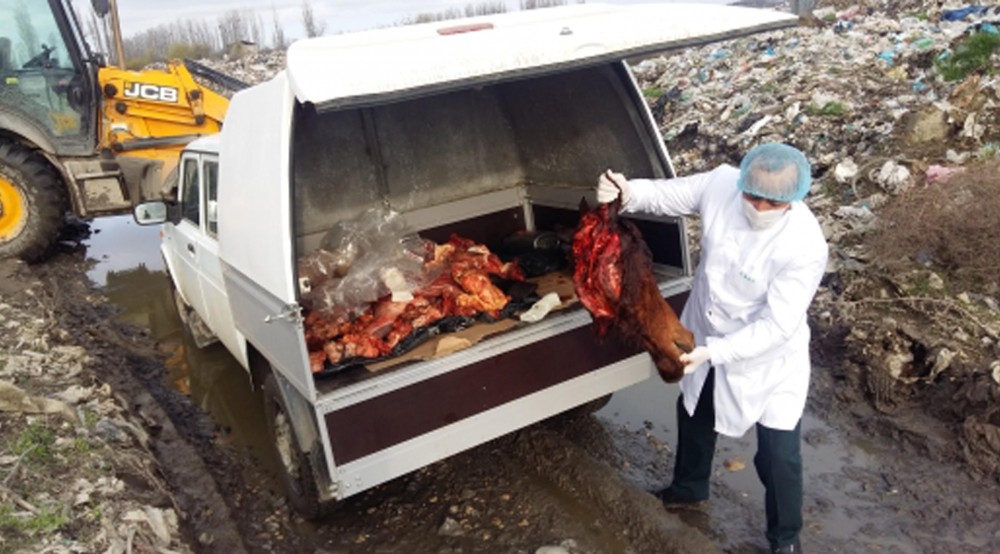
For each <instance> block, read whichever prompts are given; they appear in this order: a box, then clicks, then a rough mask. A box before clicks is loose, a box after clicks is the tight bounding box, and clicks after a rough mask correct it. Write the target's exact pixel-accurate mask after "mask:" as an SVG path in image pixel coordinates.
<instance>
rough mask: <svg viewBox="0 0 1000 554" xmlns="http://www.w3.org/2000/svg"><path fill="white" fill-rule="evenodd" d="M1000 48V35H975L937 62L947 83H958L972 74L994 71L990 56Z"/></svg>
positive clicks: (939, 70)
mask: <svg viewBox="0 0 1000 554" xmlns="http://www.w3.org/2000/svg"><path fill="white" fill-rule="evenodd" d="M998 47H1000V35H995V34H992V33H975V34H972V35H969V36H968V37H967V38H966V39H965V40H963V41H962V42H961V43H959V44H958V46H956V47H955V48H954V51H953V52H952V54H951V55H950V56H948V57H946V58H944V59H942V60H940V61H938V62H937V69H938V72H939V73H941V76H942V77H944V80H945V81H958V80H961V79H964V78H965V77H967V76H968V75H969V74H971V73H976V72H980V71H992V69H993V68H992V66H991V65H990V56H992V55H993V52H994V51H995V50H996V49H997V48H998Z"/></svg>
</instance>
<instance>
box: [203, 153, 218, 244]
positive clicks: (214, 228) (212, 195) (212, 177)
mask: <svg viewBox="0 0 1000 554" xmlns="http://www.w3.org/2000/svg"><path fill="white" fill-rule="evenodd" d="M202 176H203V177H204V179H205V228H206V229H207V230H208V235H209V236H210V237H212V238H215V235H216V234H217V233H218V232H219V213H218V205H219V204H218V202H217V201H216V199H217V198H218V197H219V162H216V161H205V163H204V164H203V165H202Z"/></svg>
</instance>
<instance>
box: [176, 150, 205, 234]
mask: <svg viewBox="0 0 1000 554" xmlns="http://www.w3.org/2000/svg"><path fill="white" fill-rule="evenodd" d="M200 181H201V174H200V172H199V171H198V158H184V165H183V167H182V169H181V217H182V218H183V219H186V220H188V221H190V222H191V223H193V224H194V226H195V227H198V228H201V192H200V191H201V182H200Z"/></svg>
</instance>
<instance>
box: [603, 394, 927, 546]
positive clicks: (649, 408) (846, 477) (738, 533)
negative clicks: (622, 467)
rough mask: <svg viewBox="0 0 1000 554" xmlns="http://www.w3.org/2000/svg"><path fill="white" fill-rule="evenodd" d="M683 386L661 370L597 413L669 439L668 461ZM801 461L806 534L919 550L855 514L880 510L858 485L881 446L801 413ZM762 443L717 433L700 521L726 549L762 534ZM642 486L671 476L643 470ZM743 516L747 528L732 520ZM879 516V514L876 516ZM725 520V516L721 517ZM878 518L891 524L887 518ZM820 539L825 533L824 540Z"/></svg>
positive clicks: (874, 469)
mask: <svg viewBox="0 0 1000 554" xmlns="http://www.w3.org/2000/svg"><path fill="white" fill-rule="evenodd" d="M679 394H680V391H679V389H678V387H677V386H676V385H667V384H666V383H664V382H663V381H661V380H660V379H659V378H658V377H654V378H652V379H649V380H647V381H645V382H642V383H638V384H636V385H633V386H632V387H629V388H627V389H624V390H621V391H619V392H617V393H615V395H614V396H613V397H612V398H611V401H610V402H609V403H608V405H607V406H605V407H604V408H603V409H602V410H601V411H599V412H598V413H597V417H598V418H599V419H601V420H602V421H604V422H605V424H606V425H608V426H612V427H618V428H623V429H625V430H627V431H632V432H648V433H650V434H652V435H653V436H654V437H656V439H658V440H660V441H662V442H663V443H665V444H667V445H668V446H669V449H667V450H665V451H664V452H662V453H661V455H662V456H668V457H669V458H670V461H671V467H672V462H673V456H674V448H675V447H676V446H677V422H676V420H677V418H676V412H675V405H676V402H677V397H678V395H679ZM802 437H803V441H802V462H803V472H804V474H803V478H804V481H805V496H806V498H805V503H804V508H805V513H804V516H805V524H806V527H807V529H806V531H805V533H806V534H809V533H811V532H815V533H816V535H815V536H817V537H830V538H832V539H835V540H839V541H844V542H847V543H850V542H851V541H852V540H857V538H858V536H859V535H862V534H863V535H864V542H865V544H867V545H869V546H876V547H878V548H879V549H880V550H885V551H890V552H891V551H894V549H898V550H897V551H899V550H901V551H903V552H918V551H919V549H917V547H916V545H913V544H904V543H902V542H901V541H900V540H898V539H895V538H886V537H881V536H872V535H871V534H870V533H864V531H865V528H866V527H870V526H871V525H872V523H873V521H875V519H869V518H865V517H858V514H859V513H863V512H869V513H879V508H880V507H879V506H878V505H877V503H876V502H875V501H866V500H864V498H863V497H862V496H861V495H859V494H858V493H859V491H860V490H862V489H863V488H864V487H866V486H867V484H866V479H859V478H858V477H859V475H865V476H867V475H869V474H879V471H880V470H879V465H880V464H879V463H878V460H877V456H876V455H877V452H874V451H873V447H872V446H871V445H870V444H855V443H853V442H847V441H846V440H845V439H844V437H843V436H842V435H841V434H839V433H838V432H837V430H836V429H833V428H831V427H830V426H829V425H827V424H826V423H825V422H824V421H822V420H821V419H819V418H818V417H816V416H815V415H814V414H812V413H810V412H808V411H807V412H806V414H805V415H804V416H803V418H802ZM756 450H757V438H756V433H755V432H754V430H753V429H751V430H750V431H749V432H748V433H747V434H746V435H744V436H743V437H741V438H739V439H734V438H730V437H722V436H720V437H719V441H718V444H717V445H716V451H715V458H714V460H713V467H712V485H713V489H712V501H711V502H710V503H709V505H708V510H709V514H708V516H709V517H707V518H704V521H703V522H702V523H700V524H696V523H693V522H689V524H692V525H695V526H696V527H699V528H702V531H704V532H706V533H708V534H709V535H710V536H713V538H714V540H716V541H717V542H719V545H720V546H721V547H722V548H723V549H724V550H730V549H733V548H735V549H737V550H739V549H740V547H741V545H743V544H746V543H747V542H759V541H760V540H762V535H763V529H764V525H765V524H764V487H763V486H762V485H761V484H760V481H759V480H758V478H757V473H756V471H755V470H754V466H753V457H754V454H755V453H756ZM727 460H739V461H742V462H744V463H745V466H744V467H743V468H742V469H740V470H738V471H730V470H729V469H727V468H726V466H725V463H726V461H727ZM646 479H647V482H645V483H639V486H641V487H643V488H647V489H653V488H658V487H662V486H665V485H667V484H669V481H670V476H669V475H666V476H646ZM747 513H749V514H755V515H754V516H753V521H746V522H745V528H744V529H738V527H739V525H738V524H735V522H738V521H740V520H745V519H746V517H747V516H746V514H747ZM876 519H877V518H876ZM720 522H722V523H720ZM880 523H886V522H885V521H882V522H880ZM820 540H822V539H820Z"/></svg>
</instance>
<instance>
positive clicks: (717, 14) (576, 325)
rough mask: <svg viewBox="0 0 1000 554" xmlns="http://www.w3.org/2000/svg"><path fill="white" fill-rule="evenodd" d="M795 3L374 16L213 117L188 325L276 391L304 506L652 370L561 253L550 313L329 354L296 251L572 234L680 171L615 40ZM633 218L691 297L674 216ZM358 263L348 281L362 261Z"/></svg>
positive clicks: (201, 158)
mask: <svg viewBox="0 0 1000 554" xmlns="http://www.w3.org/2000/svg"><path fill="white" fill-rule="evenodd" d="M794 21H795V19H794V18H793V17H791V16H789V15H787V14H781V13H777V12H772V11H766V10H757V9H749V8H736V7H729V6H708V5H697V6H685V5H682V4H668V5H655V6H654V5H641V6H628V7H622V6H600V5H574V6H565V7H559V8H551V9H544V10H534V11H527V12H516V13H509V14H501V15H495V16H486V17H476V18H470V19H465V20H458V21H446V22H438V23H432V24H424V25H414V26H409V27H399V28H391V29H380V30H376V31H369V32H362V33H354V34H346V35H339V36H335V37H321V38H317V39H310V40H305V41H300V42H297V43H295V44H293V45H292V47H291V48H290V49H289V52H288V56H287V68H286V69H285V70H284V71H282V72H281V73H279V74H278V75H277V76H275V77H274V78H273V79H271V80H270V81H268V82H265V83H262V84H259V85H256V86H253V87H250V88H248V89H245V90H243V91H241V92H239V93H237V94H236V95H235V96H234V97H233V99H232V102H231V104H230V108H229V112H228V115H227V119H226V125H225V127H224V129H223V130H222V132H221V133H220V134H219V135H218V136H216V137H211V138H206V139H201V140H199V141H196V142H194V143H192V144H191V145H189V146H188V147H187V148H186V149H185V151H184V153H183V154H182V156H181V160H180V168H181V169H180V187H179V199H178V200H179V203H178V205H177V206H176V207H175V209H174V210H173V212H174V213H173V214H172V216H171V217H170V222H169V223H167V224H166V226H165V229H164V233H163V235H164V240H163V246H162V248H163V253H164V257H165V259H166V260H167V265H168V268H169V271H170V274H171V278H172V281H173V282H174V284H175V286H176V289H177V291H178V294H177V296H178V304H179V309H180V310H181V311H182V313H184V314H186V316H185V317H186V320H187V321H189V322H191V321H195V322H196V323H195V324H194V325H204V327H205V329H204V330H205V331H206V332H205V335H206V338H207V339H211V337H214V338H217V339H218V340H219V341H221V342H222V343H223V344H225V345H226V347H227V348H228V349H229V350H230V351H231V352H232V353H233V355H234V356H235V357H236V358H237V359H238V360H239V361H240V362H241V363H242V364H243V366H244V367H245V368H247V370H248V374H249V376H250V378H251V379H252V380H253V382H254V383H256V384H257V385H258V386H261V387H263V389H264V392H265V397H266V401H265V406H264V408H263V409H264V410H265V415H266V417H267V420H268V422H269V428H270V429H271V433H272V436H273V439H274V444H275V448H276V451H277V454H278V458H279V459H280V460H281V461H282V466H283V469H284V474H283V480H284V482H285V486H286V490H287V492H288V495H289V498H290V500H291V502H292V504H293V506H294V507H295V508H296V509H298V510H299V511H300V512H301V513H303V514H304V515H306V516H307V517H315V516H317V515H319V514H320V513H322V512H323V510H324V507H325V506H328V505H329V504H331V503H333V502H335V501H336V500H338V499H342V498H346V497H348V496H351V495H354V494H357V493H359V492H361V491H364V490H367V489H369V488H371V487H373V486H376V485H378V484H380V483H383V482H385V481H387V480H390V479H393V478H395V477H398V476H400V475H403V474H405V473H407V472H409V471H413V470H415V469H418V468H420V467H423V466H425V465H428V464H430V463H433V462H435V461H437V460H440V459H442V458H445V457H447V456H450V455H452V454H454V453H457V452H460V451H462V450H465V449H468V448H471V447H474V446H476V445H479V444H482V443H484V442H486V441H489V440H491V439H493V438H496V437H498V436H500V435H503V434H506V433H509V432H512V431H515V430H517V429H520V428H523V427H525V426H527V425H531V424H532V423H535V422H537V421H540V420H542V419H545V418H548V417H550V416H553V415H555V414H558V413H560V412H563V411H566V410H569V409H572V408H575V407H577V406H580V405H583V404H586V403H588V402H591V401H593V400H595V399H598V398H602V397H605V396H607V395H609V394H611V393H614V392H615V391H617V390H620V389H622V388H625V387H628V386H631V385H633V384H636V383H639V382H642V381H643V380H646V379H650V378H655V375H656V374H657V372H656V370H655V368H654V366H653V364H652V362H651V360H650V357H649V355H648V354H647V353H645V352H643V351H641V350H640V349H638V348H636V347H634V346H630V345H627V344H623V343H619V342H616V341H614V340H606V341H599V340H597V339H596V337H595V334H594V332H593V330H592V328H591V317H590V315H589V314H588V312H587V311H586V310H584V309H583V307H582V306H581V305H580V302H579V301H578V299H577V298H576V296H575V291H574V290H573V287H572V280H571V269H570V268H568V267H565V266H562V267H559V266H555V267H552V268H549V270H548V271H546V272H543V273H541V274H537V275H532V276H531V277H528V278H527V279H526V280H527V281H530V282H531V283H532V284H533V285H534V286H535V287H537V290H538V292H539V293H550V292H552V293H555V294H556V295H557V296H558V299H559V304H558V306H556V308H555V309H554V310H553V311H552V312H550V313H549V314H548V315H547V316H546V317H544V318H543V319H541V320H540V321H535V322H526V321H521V320H520V319H519V318H518V317H516V315H517V313H516V312H515V313H513V314H509V315H512V316H514V317H502V318H497V319H486V320H484V319H480V320H476V321H475V322H473V323H472V324H470V325H464V326H460V327H457V328H454V329H450V328H436V329H433V330H432V331H431V332H427V333H425V335H426V336H421V337H419V338H420V340H418V341H415V342H414V343H413V344H412V345H411V347H410V348H407V349H404V350H401V351H399V352H396V351H393V352H392V353H391V354H389V355H382V356H377V357H373V358H371V359H364V357H355V358H352V359H350V360H348V362H350V363H341V364H331V363H330V360H331V359H332V358H327V359H326V360H325V362H321V363H320V365H319V366H318V367H317V365H316V363H315V361H316V354H317V351H316V347H315V344H313V341H312V340H311V339H310V338H309V337H311V336H312V337H315V333H314V331H315V329H314V328H311V325H313V320H312V319H310V317H309V316H311V315H315V314H314V313H315V312H316V311H317V310H319V309H320V307H318V303H317V302H316V296H315V292H314V291H313V286H312V285H314V284H315V283H310V282H309V276H308V275H306V272H305V270H304V269H303V268H304V267H306V265H304V263H303V262H304V261H308V260H312V259H315V258H316V257H317V256H319V255H321V254H323V253H324V252H326V253H329V252H330V251H331V250H332V249H334V247H335V246H336V244H338V243H337V241H335V240H334V241H331V236H333V237H337V236H339V235H338V233H339V234H340V235H343V234H344V233H345V232H346V231H345V229H353V228H359V227H360V228H363V229H368V232H367V234H363V236H366V237H369V238H371V236H372V235H373V234H374V235H377V234H378V233H387V232H388V231H385V229H389V226H380V224H381V223H383V222H382V221H381V220H375V221H373V218H377V217H381V216H378V215H377V214H393V215H392V217H396V216H398V217H399V218H400V219H399V221H401V222H402V224H403V225H404V226H405V228H406V229H407V230H408V231H409V232H410V233H412V234H415V235H417V236H418V237H419V238H420V240H421V241H423V244H433V245H437V246H440V245H442V244H445V243H448V242H449V241H453V240H454V237H456V236H458V237H461V238H462V239H464V240H468V241H471V242H472V243H475V244H476V245H482V248H489V249H490V250H495V251H499V250H500V249H502V248H503V245H505V244H508V243H509V239H510V237H521V236H525V235H528V236H537V235H538V234H539V233H551V234H553V235H556V236H563V237H565V236H566V235H565V233H564V231H565V230H566V229H569V230H572V229H574V228H575V226H576V225H577V223H578V221H579V218H580V205H581V200H584V201H587V202H589V203H590V204H592V205H593V204H595V198H594V192H593V188H594V184H595V182H596V179H597V177H598V175H599V174H600V173H601V172H603V171H604V170H606V169H607V168H609V167H610V168H614V169H615V170H617V171H621V172H623V173H625V174H627V175H631V176H645V177H660V178H667V177H671V176H673V175H674V168H673V166H672V164H671V161H670V157H669V154H668V152H667V150H666V148H665V146H664V143H663V140H662V137H661V136H660V133H659V124H658V122H656V121H655V120H654V119H653V117H652V115H651V113H650V110H649V109H648V106H647V104H646V101H645V99H644V97H643V94H642V91H641V90H640V89H639V87H638V86H637V84H636V81H635V79H634V78H633V77H632V74H631V72H630V69H629V66H628V65H627V64H626V63H625V62H624V61H623V60H624V59H626V58H629V57H632V56H636V55H642V54H644V53H652V52H658V51H662V50H667V49H671V48H674V49H676V48H683V47H688V46H693V45H699V44H703V43H706V42H710V41H714V40H720V39H724V38H733V37H735V36H741V35H745V34H749V33H754V32H761V31H766V30H773V29H780V28H782V27H787V26H790V25H792V24H793V23H794ZM154 212H155V213H154ZM136 217H137V220H139V221H140V223H143V222H145V223H156V222H159V221H162V220H163V219H166V218H167V210H165V209H164V207H163V206H162V205H159V206H158V211H155V210H154V209H153V207H151V206H148V205H141V206H140V207H139V208H138V209H137V210H136ZM633 220H634V222H635V223H636V225H637V226H638V228H639V229H640V230H641V231H642V233H643V236H644V239H645V241H646V242H647V244H648V245H649V247H650V250H651V252H652V256H653V262H654V273H655V276H656V278H657V280H658V283H659V287H660V291H661V292H662V294H663V295H664V297H665V298H666V299H667V300H668V302H669V303H670V304H671V305H672V306H673V307H674V309H675V310H676V311H678V312H679V311H680V309H681V307H682V306H683V303H684V299H685V298H686V295H687V292H688V290H689V288H690V285H691V275H692V267H691V265H690V259H689V255H688V250H687V234H686V233H687V232H686V227H685V224H684V221H683V219H682V218H671V217H652V216H648V217H647V216H636V217H635V218H633ZM387 221H388V220H387ZM393 221H396V220H393ZM372 229H375V230H376V231H375V232H372V231H371V230H372ZM570 236H571V233H570ZM390 242H392V241H390ZM396 242H398V241H396ZM358 259H360V258H354V260H355V262H354V265H350V264H348V266H347V267H346V268H341V269H342V270H343V273H339V274H338V276H337V279H346V278H347V277H349V276H351V275H352V273H351V272H352V271H361V269H360V267H359V266H360V264H359V263H358V262H357V260H358ZM384 265H391V264H390V262H389V261H386V262H385V264H384ZM337 284H339V283H337ZM337 298H340V297H337ZM332 304H333V305H331V303H330V302H327V303H326V304H323V308H324V309H328V308H336V305H335V304H336V302H333V303H332ZM321 348H322V346H321ZM320 358H321V359H322V358H323V354H322V352H321V353H320Z"/></svg>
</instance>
